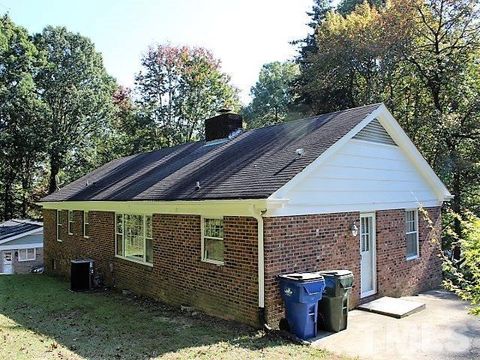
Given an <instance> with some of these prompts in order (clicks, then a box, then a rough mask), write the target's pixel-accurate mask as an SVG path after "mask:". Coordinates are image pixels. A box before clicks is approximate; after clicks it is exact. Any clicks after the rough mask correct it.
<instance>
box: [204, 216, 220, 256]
mask: <svg viewBox="0 0 480 360" xmlns="http://www.w3.org/2000/svg"><path fill="white" fill-rule="evenodd" d="M202 250H203V254H202V260H203V261H207V262H212V263H215V264H219V265H221V264H223V262H224V257H223V252H224V244H223V219H208V218H204V219H203V234H202Z"/></svg>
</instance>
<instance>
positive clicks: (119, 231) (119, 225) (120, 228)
mask: <svg viewBox="0 0 480 360" xmlns="http://www.w3.org/2000/svg"><path fill="white" fill-rule="evenodd" d="M122 220H123V215H122V214H117V234H123V224H122Z"/></svg>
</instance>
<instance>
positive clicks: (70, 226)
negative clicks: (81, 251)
mask: <svg viewBox="0 0 480 360" xmlns="http://www.w3.org/2000/svg"><path fill="white" fill-rule="evenodd" d="M68 235H73V210H68Z"/></svg>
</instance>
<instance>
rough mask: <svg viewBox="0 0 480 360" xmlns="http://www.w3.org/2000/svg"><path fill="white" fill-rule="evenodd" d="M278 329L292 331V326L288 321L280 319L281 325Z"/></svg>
mask: <svg viewBox="0 0 480 360" xmlns="http://www.w3.org/2000/svg"><path fill="white" fill-rule="evenodd" d="M278 328H279V329H280V330H283V331H290V325H289V324H288V321H287V319H285V318H282V319H280V323H279V324H278Z"/></svg>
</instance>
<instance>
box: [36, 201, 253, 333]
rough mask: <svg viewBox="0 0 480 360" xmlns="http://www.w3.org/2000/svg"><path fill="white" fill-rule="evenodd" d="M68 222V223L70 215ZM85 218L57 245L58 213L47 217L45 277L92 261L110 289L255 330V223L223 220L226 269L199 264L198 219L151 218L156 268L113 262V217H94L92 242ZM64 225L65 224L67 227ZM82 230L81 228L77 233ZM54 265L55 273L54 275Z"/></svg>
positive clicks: (241, 219)
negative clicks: (189, 308) (79, 261)
mask: <svg viewBox="0 0 480 360" xmlns="http://www.w3.org/2000/svg"><path fill="white" fill-rule="evenodd" d="M64 213H65V215H64V216H65V219H66V216H67V215H66V212H64ZM81 214H82V213H81V212H75V219H77V218H78V222H76V223H75V230H74V234H75V235H73V236H72V235H67V229H66V225H65V226H64V229H62V230H63V231H62V239H63V242H62V243H59V242H57V241H56V232H55V224H56V219H55V211H51V210H45V211H44V227H45V245H44V246H45V263H46V264H47V272H48V273H53V274H60V275H63V276H68V275H69V263H70V260H71V259H73V258H76V257H81V256H83V257H90V258H93V259H94V260H95V261H96V265H98V268H97V269H96V271H97V272H99V273H101V274H102V275H103V277H104V278H105V280H106V282H107V284H108V285H113V286H115V287H117V288H119V289H129V290H132V291H134V292H136V293H139V294H142V295H146V296H150V297H153V298H156V299H160V300H163V301H165V302H168V303H171V304H175V305H180V304H184V305H191V306H194V307H196V308H199V309H201V310H204V311H206V312H207V313H210V314H212V315H216V316H219V317H222V318H227V319H235V320H238V321H242V322H245V323H248V324H252V325H256V324H257V309H258V303H257V301H258V281H257V221H256V220H255V219H254V218H246V217H225V218H224V234H225V235H224V242H225V253H224V256H225V265H223V266H218V265H214V264H210V263H205V262H202V261H201V228H200V221H201V219H200V217H199V216H194V215H160V214H154V216H153V238H154V239H153V248H154V256H153V265H154V266H153V267H149V266H146V265H142V264H137V263H133V262H131V261H128V260H124V259H121V258H116V257H114V251H115V245H114V231H115V230H114V214H113V213H110V212H91V213H90V214H91V217H90V229H91V230H90V234H91V236H90V238H89V239H84V238H83V237H82V236H80V235H76V234H81ZM64 223H65V224H66V221H64ZM77 225H78V228H77ZM52 259H55V260H56V263H57V270H55V271H54V270H53V269H52V266H51V265H52Z"/></svg>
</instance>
